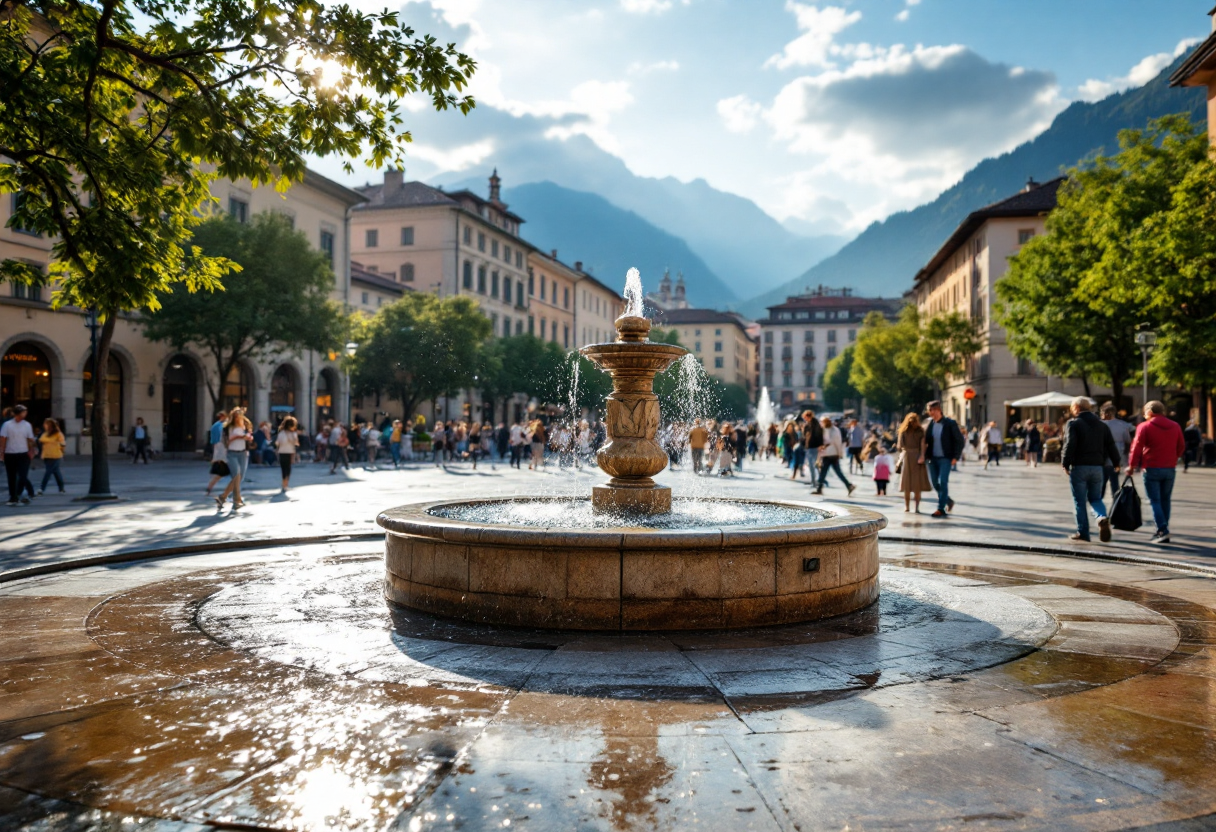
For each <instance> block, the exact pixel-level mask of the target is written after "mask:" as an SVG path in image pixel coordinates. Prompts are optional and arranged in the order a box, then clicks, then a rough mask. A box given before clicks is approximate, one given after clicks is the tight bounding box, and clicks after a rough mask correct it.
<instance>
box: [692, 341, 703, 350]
mask: <svg viewBox="0 0 1216 832" xmlns="http://www.w3.org/2000/svg"><path fill="white" fill-rule="evenodd" d="M692 346H693V352H700V351H701V342H700V341H697V342H696V343H694V344H693V345H692Z"/></svg>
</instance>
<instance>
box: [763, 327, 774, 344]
mask: <svg viewBox="0 0 1216 832" xmlns="http://www.w3.org/2000/svg"><path fill="white" fill-rule="evenodd" d="M764 343H766V344H771V343H773V333H772V331H771V330H770V331H768V332H766V333H764Z"/></svg>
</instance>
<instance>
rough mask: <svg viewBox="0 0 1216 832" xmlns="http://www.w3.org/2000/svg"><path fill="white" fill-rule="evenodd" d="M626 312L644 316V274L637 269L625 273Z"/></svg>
mask: <svg viewBox="0 0 1216 832" xmlns="http://www.w3.org/2000/svg"><path fill="white" fill-rule="evenodd" d="M624 297H625V314H626V315H627V316H632V317H637V318H640V317H642V301H643V297H642V275H641V273H640V272H638V270H637V269H630V270H629V272H628V273H627V274H626V275H625V292H624Z"/></svg>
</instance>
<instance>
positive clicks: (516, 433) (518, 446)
mask: <svg viewBox="0 0 1216 832" xmlns="http://www.w3.org/2000/svg"><path fill="white" fill-rule="evenodd" d="M507 446H508V448H509V449H510V451H511V467H512V468H519V467H520V465H521V464H522V461H523V458H524V426H523V425H522V424H520V420H519V419H516V420H515V421H514V422H512V423H511V431H510V434H509V436H508V439H507Z"/></svg>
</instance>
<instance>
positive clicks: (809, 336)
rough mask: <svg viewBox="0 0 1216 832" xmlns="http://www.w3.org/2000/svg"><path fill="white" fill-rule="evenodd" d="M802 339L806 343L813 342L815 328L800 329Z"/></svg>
mask: <svg viewBox="0 0 1216 832" xmlns="http://www.w3.org/2000/svg"><path fill="white" fill-rule="evenodd" d="M802 340H803V342H804V343H807V344H813V343H815V330H813V329H804V330H802Z"/></svg>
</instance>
